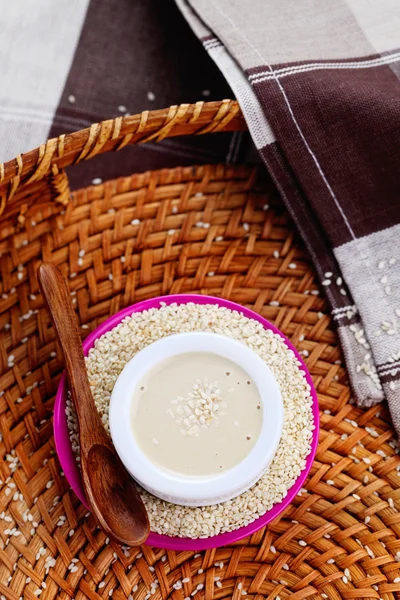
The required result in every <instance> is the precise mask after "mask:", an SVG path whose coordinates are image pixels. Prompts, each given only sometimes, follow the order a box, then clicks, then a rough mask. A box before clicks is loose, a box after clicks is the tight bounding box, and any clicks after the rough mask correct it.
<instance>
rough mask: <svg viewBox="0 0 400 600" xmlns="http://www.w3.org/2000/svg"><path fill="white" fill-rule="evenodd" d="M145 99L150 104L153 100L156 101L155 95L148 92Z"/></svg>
mask: <svg viewBox="0 0 400 600" xmlns="http://www.w3.org/2000/svg"><path fill="white" fill-rule="evenodd" d="M147 99H148V100H149V101H150V102H154V100H155V99H156V95H155V94H154V93H153V92H150V91H149V92H147Z"/></svg>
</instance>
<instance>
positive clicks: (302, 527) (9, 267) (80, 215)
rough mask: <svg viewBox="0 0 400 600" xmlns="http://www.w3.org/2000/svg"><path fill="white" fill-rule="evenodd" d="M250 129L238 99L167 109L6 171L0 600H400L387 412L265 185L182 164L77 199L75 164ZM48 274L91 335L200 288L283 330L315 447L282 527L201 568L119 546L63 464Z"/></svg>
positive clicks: (398, 494)
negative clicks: (305, 371)
mask: <svg viewBox="0 0 400 600" xmlns="http://www.w3.org/2000/svg"><path fill="white" fill-rule="evenodd" d="M244 127H245V125H244V121H243V118H242V116H241V113H240V111H239V108H238V106H237V104H236V103H235V102H231V101H224V102H221V103H209V104H203V103H198V104H196V105H185V106H180V107H171V108H170V109H168V110H166V111H155V112H153V113H149V112H146V113H143V114H142V115H138V116H133V117H127V118H118V119H115V120H111V121H106V122H104V123H101V124H95V125H93V126H92V127H91V128H90V129H88V130H84V131H81V132H77V133H74V134H72V135H66V136H60V137H59V138H58V139H55V140H50V141H49V142H48V143H47V144H46V145H44V146H42V147H41V148H39V149H37V150H34V151H32V152H29V153H27V154H26V155H23V156H19V157H17V159H16V160H14V161H10V162H9V163H7V164H5V165H2V166H1V167H0V194H1V204H0V206H1V208H0V211H1V212H2V216H1V219H0V255H1V258H0V269H1V283H0V336H1V341H0V390H1V391H2V393H1V397H0V427H1V434H2V441H1V443H0V456H1V462H0V469H1V474H0V478H1V480H2V483H1V488H0V537H1V541H0V596H4V597H5V598H7V600H18V599H19V598H20V597H23V598H26V599H28V600H35V599H36V598H37V597H38V596H37V594H38V591H37V590H42V591H41V593H40V598H41V600H43V599H53V598H60V599H62V600H68V599H70V598H76V599H78V600H81V599H83V598H90V599H91V600H94V599H96V600H97V599H100V598H109V597H111V596H112V597H113V598H115V599H116V600H120V599H123V598H128V597H129V595H130V594H132V596H133V597H134V598H138V599H139V600H144V599H145V597H146V595H147V594H148V590H150V588H151V584H152V583H153V582H154V581H155V580H156V579H157V580H158V585H157V587H156V588H155V593H154V595H153V596H152V597H153V598H154V599H155V600H158V599H160V598H163V599H166V598H170V597H171V598H173V599H174V600H183V599H184V598H187V597H189V596H192V595H193V593H194V592H195V591H196V590H197V592H196V594H195V597H196V598H206V599H207V600H208V599H213V598H217V599H222V598H233V599H234V600H239V598H244V597H249V598H254V599H255V600H261V598H264V597H266V598H268V599H273V598H278V597H279V598H281V599H282V600H283V599H284V598H290V599H291V600H302V599H304V598H330V599H334V600H336V599H339V598H346V599H357V598H376V599H379V598H383V599H384V600H389V599H393V598H396V597H400V583H399V581H400V579H398V578H399V577H400V573H399V568H398V562H397V561H398V559H399V557H400V539H399V537H400V535H399V534H400V513H398V507H399V506H400V490H399V489H398V488H399V482H400V478H399V470H400V459H399V457H398V456H397V454H396V444H395V440H394V436H393V432H392V430H391V428H390V425H389V418H388V414H387V412H386V409H385V408H384V407H382V406H376V407H374V408H371V409H369V410H368V411H361V410H359V409H357V408H356V407H355V406H354V405H353V404H352V403H351V391H350V388H349V385H348V382H347V376H346V371H345V368H344V366H343V364H342V356H341V352H340V348H339V344H338V339H337V336H336V333H335V330H334V327H333V324H332V321H331V318H330V317H329V316H328V315H327V314H326V304H325V302H324V299H323V297H322V296H321V295H318V294H317V292H318V287H317V284H316V281H315V276H314V271H313V269H312V267H311V265H310V261H309V257H308V255H307V254H306V253H305V251H304V249H303V246H302V243H301V242H300V241H299V240H298V238H297V236H296V234H295V232H294V229H293V225H292V224H291V222H290V220H289V218H288V215H287V213H286V211H285V209H284V207H283V206H282V204H281V201H280V200H279V198H278V196H277V194H276V192H275V190H274V189H273V187H272V186H271V184H270V182H269V180H268V178H267V177H266V176H265V173H263V172H262V171H260V172H257V170H256V169H254V168H251V167H244V166H243V167H235V168H230V167H226V166H222V165H216V166H211V165H208V166H202V167H193V168H177V169H172V170H162V171H158V172H147V173H142V174H134V175H132V176H131V177H125V178H121V179H117V180H114V181H107V182H106V183H104V184H101V185H97V186H92V187H89V188H86V189H81V190H78V191H77V192H74V193H73V194H70V192H69V187H68V180H67V176H66V175H65V172H64V171H63V169H64V167H66V166H68V165H72V164H74V163H76V162H79V161H80V160H87V159H90V158H92V157H93V156H95V155H96V154H99V153H102V152H106V151H115V150H117V149H119V148H121V147H123V146H124V145H126V144H130V143H138V142H144V141H148V140H157V139H161V138H163V137H167V136H171V135H181V134H188V133H190V134H195V133H206V132H211V131H226V130H235V129H243V128H244ZM136 219H138V220H139V221H140V222H139V223H137V221H136ZM132 221H134V223H137V224H132ZM199 221H201V222H203V223H210V227H208V228H204V227H198V226H196V223H198V222H199ZM121 257H123V259H122V260H121ZM43 260H47V261H48V260H51V261H54V262H55V263H57V264H58V265H59V266H60V267H61V269H62V270H63V272H64V273H65V275H66V276H67V277H68V278H69V283H70V289H71V292H72V294H73V298H74V302H75V305H76V308H77V312H78V315H79V318H80V321H81V323H82V335H83V337H84V336H85V335H87V333H88V332H89V331H91V330H92V329H93V328H95V327H96V326H97V325H98V324H99V323H100V322H101V321H102V320H104V319H105V318H107V317H108V316H109V315H111V314H113V313H115V312H117V311H118V310H120V309H121V308H123V307H124V306H127V305H129V304H132V303H134V302H136V301H139V300H142V299H145V298H150V297H152V296H155V295H161V294H168V293H189V292H196V293H207V294H210V295H216V296H221V297H224V298H227V299H231V300H235V301H236V302H239V303H242V304H244V305H246V306H249V307H251V308H253V309H254V310H256V311H258V312H259V313H260V314H262V315H263V316H264V317H266V318H267V319H268V320H271V321H273V322H274V323H275V324H276V325H277V326H278V327H279V328H280V329H282V331H283V332H284V333H285V334H286V335H287V336H288V337H289V338H290V339H291V340H292V342H293V343H294V344H295V345H296V346H297V347H298V349H299V350H301V351H302V353H303V355H304V356H305V360H306V362H307V365H308V368H309V370H310V372H311V374H312V376H313V379H314V382H315V385H316V388H317V390H318V393H319V401H320V406H321V435H320V445H319V448H318V452H317V457H316V460H315V462H314V465H313V467H312V470H311V474H310V477H309V479H308V482H307V485H306V489H305V490H304V491H303V492H302V493H301V495H299V496H297V497H296V499H295V501H294V502H293V504H292V505H291V506H290V507H289V508H287V509H286V511H285V512H284V513H283V515H282V516H281V517H280V518H279V519H277V520H276V521H274V522H273V523H272V524H271V525H269V526H268V527H267V528H266V529H265V530H261V531H259V532H257V533H256V534H254V535H253V536H252V537H251V538H249V539H246V540H243V541H241V542H239V543H237V544H236V545H234V546H232V547H226V548H221V549H218V550H209V551H206V552H204V553H200V554H193V553H190V552H184V553H180V554H176V553H175V552H172V551H163V550H155V549H152V548H150V547H147V546H144V547H143V548H140V549H139V548H137V549H130V550H128V549H121V548H120V547H118V546H116V545H115V546H114V545H113V544H111V543H107V540H106V538H105V535H104V534H103V533H102V532H101V531H99V530H98V529H96V527H95V523H94V521H93V518H92V517H91V516H90V515H89V514H87V513H86V509H85V508H84V507H83V505H82V504H80V503H79V501H78V500H77V498H76V497H75V496H74V494H73V493H72V492H71V491H70V490H69V487H68V484H67V482H66V480H65V477H63V474H62V473H61V472H60V467H59V464H58V462H57V458H56V456H55V452H54V444H53V438H52V424H51V418H52V408H53V403H54V394H55V390H56V387H57V384H58V381H59V378H60V375H61V371H62V363H61V361H60V359H59V356H60V352H59V350H58V348H57V345H56V343H55V341H54V334H53V331H52V328H51V326H50V322H49V318H48V315H47V312H46V311H45V309H44V308H43V304H42V300H41V297H40V294H39V292H38V284H37V279H36V269H37V266H38V265H39V264H40V262H41V261H43ZM294 265H295V266H294ZM313 292H315V293H313ZM3 511H4V512H3ZM28 512H29V515H32V517H30V516H28ZM30 519H32V520H30ZM182 579H184V581H185V582H184V583H183V584H182V588H181V587H180V586H181V584H180V583H179V582H181V581H182ZM174 586H175V587H174ZM177 588H178V589H177ZM244 592H245V593H244Z"/></svg>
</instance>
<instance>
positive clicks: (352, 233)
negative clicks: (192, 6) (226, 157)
mask: <svg viewBox="0 0 400 600" xmlns="http://www.w3.org/2000/svg"><path fill="white" fill-rule="evenodd" d="M212 4H213V6H214V8H216V10H217V11H218V12H219V13H220V14H221V15H222V16H223V17H224V18H225V19H227V20H228V21H229V22H230V24H231V25H232V27H233V28H234V29H235V30H236V31H237V32H238V34H239V35H240V36H241V37H242V38H243V39H244V41H245V42H246V43H247V45H248V46H249V48H251V49H252V50H253V51H254V52H255V53H256V54H257V56H258V57H259V58H260V59H261V60H262V61H263V62H264V63H265V64H266V65H267V67H268V69H269V70H270V72H271V73H272V74H275V71H274V70H273V68H272V67H271V65H270V64H269V63H268V61H267V60H266V59H265V58H264V57H263V56H262V55H261V54H260V52H259V51H258V50H257V48H256V47H255V46H254V45H253V44H252V43H251V42H250V40H249V39H248V38H247V37H246V36H245V35H244V33H242V32H241V31H240V29H239V28H238V27H237V25H236V23H235V22H234V21H232V19H231V18H230V17H229V16H228V15H227V14H225V13H224V12H223V11H222V10H221V9H220V7H219V6H218V4H216V3H215V2H212ZM274 79H275V81H276V83H277V85H278V87H279V90H280V92H281V94H282V96H283V99H284V100H285V102H286V105H287V107H288V110H289V113H290V116H291V118H292V121H293V123H294V125H295V127H296V129H297V131H298V133H299V135H300V137H301V139H302V141H303V143H304V145H305V147H306V149H307V151H308V153H309V154H310V156H311V158H312V159H313V161H314V163H315V166H316V167H317V169H318V172H319V174H320V176H321V178H322V180H323V182H324V183H325V185H326V188H327V189H328V191H329V194H330V195H331V197H332V199H333V201H334V203H335V205H336V208H337V209H338V211H339V212H340V214H341V217H342V219H343V221H344V223H345V225H346V227H347V229H348V231H349V233H350V235H351V237H352V238H353V240H356V239H357V238H356V235H355V233H354V231H353V229H352V227H351V225H350V223H349V221H348V219H347V217H346V215H345V213H344V210H343V208H342V207H341V205H340V202H339V200H338V199H337V198H336V195H335V192H334V191H333V189H332V187H331V185H330V183H329V181H328V179H327V178H326V175H325V173H324V172H323V170H322V167H321V165H320V164H319V162H318V159H317V157H316V156H315V154H314V152H313V151H312V149H311V147H310V145H309V143H308V142H307V140H306V138H305V136H304V133H303V132H302V130H301V127H300V125H299V123H298V122H297V119H296V117H295V115H294V112H293V109H292V107H291V105H290V102H289V99H288V97H287V95H286V92H285V90H284V88H283V87H282V84H281V82H280V81H279V79H278V78H277V77H276V76H275V77H274Z"/></svg>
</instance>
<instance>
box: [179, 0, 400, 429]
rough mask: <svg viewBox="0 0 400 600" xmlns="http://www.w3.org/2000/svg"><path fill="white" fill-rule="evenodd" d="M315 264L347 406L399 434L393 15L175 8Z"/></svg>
mask: <svg viewBox="0 0 400 600" xmlns="http://www.w3.org/2000/svg"><path fill="white" fill-rule="evenodd" d="M176 1H177V4H178V5H179V7H180V8H181V10H182V12H183V14H184V15H185V17H186V18H187V20H188V22H189V24H190V25H191V27H192V29H193V30H194V32H195V33H196V34H197V36H198V37H199V38H200V39H201V41H202V42H203V45H204V48H205V49H206V50H207V52H208V53H209V55H210V56H211V57H212V58H213V59H214V61H215V62H216V64H217V65H218V66H219V68H220V69H221V71H222V73H223V74H224V75H225V77H226V79H227V81H228V82H229V84H230V86H231V87H232V89H233V91H234V93H235V94H236V96H237V99H238V101H239V103H240V104H241V107H242V110H243V112H244V114H245V117H246V119H247V122H248V125H249V128H250V131H251V133H252V136H253V140H254V142H255V145H256V147H257V148H258V151H259V153H260V155H261V156H262V158H263V160H264V161H265V163H266V165H267V168H268V170H269V172H270V173H271V175H272V177H273V178H274V180H275V183H276V185H277V187H278V189H279V191H280V193H281V195H282V198H283V200H284V201H285V203H286V205H287V207H288V209H289V211H290V213H291V215H292V217H293V219H294V220H295V222H296V224H297V226H298V229H299V231H300V233H301V234H302V236H303V238H304V241H305V243H306V245H307V247H308V250H309V252H310V254H311V256H312V258H313V260H314V263H315V267H316V269H317V272H318V275H319V277H320V279H321V282H322V285H323V286H324V289H325V291H326V295H327V297H328V300H329V303H330V307H331V311H332V314H333V317H334V319H335V321H336V322H337V324H338V330H339V335H340V339H341V341H342V345H343V349H344V353H345V357H346V360H347V367H348V370H349V373H350V376H351V380H352V386H353V391H354V395H355V397H356V400H357V402H358V403H359V404H360V405H364V406H370V405H372V404H374V403H377V402H379V401H381V400H382V399H383V397H384V396H386V398H387V400H388V402H389V407H390V411H391V414H392V418H393V422H394V425H395V427H396V429H397V432H398V433H400V83H399V77H400V50H399V46H400V2H398V0H381V1H380V2H370V1H369V0H335V2H331V1H328V0H322V1H321V0H176Z"/></svg>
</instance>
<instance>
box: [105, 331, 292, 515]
mask: <svg viewBox="0 0 400 600" xmlns="http://www.w3.org/2000/svg"><path fill="white" fill-rule="evenodd" d="M187 352H213V353H214V354H218V355H220V356H223V357H224V358H227V359H229V360H231V361H233V362H234V363H236V364H237V365H239V366H240V367H242V369H244V371H246V372H247V373H248V375H249V376H250V377H251V378H252V379H253V381H254V384H255V385H256V386H257V388H258V392H259V394H260V396H261V400H262V417H263V418H262V425H261V431H260V435H259V437H258V439H257V441H256V443H255V445H254V446H253V448H252V450H251V451H250V452H249V454H248V455H247V456H246V457H245V458H244V459H243V460H242V461H241V462H240V463H238V464H237V465H236V466H235V467H233V468H231V469H228V470H226V471H224V472H223V473H218V474H215V475H207V476H201V477H190V476H185V475H181V474H179V473H173V472H170V471H167V470H164V469H162V468H161V467H159V466H158V465H155V464H154V463H152V462H151V461H150V460H149V459H148V458H147V457H146V456H145V454H144V453H143V452H142V450H141V448H140V447H139V445H138V443H137V442H136V439H135V437H134V433H133V430H132V426H131V410H132V400H133V395H134V390H135V388H136V386H137V385H138V384H139V382H140V381H141V379H142V378H143V376H144V375H145V374H146V373H147V372H148V371H150V370H151V369H152V368H153V367H154V366H155V365H156V364H157V363H159V362H161V361H164V360H165V359H167V358H170V357H172V356H176V355H179V354H186V353H187ZM282 427H283V403H282V397H281V393H280V390H279V386H278V384H277V382H276V379H275V377H274V375H273V374H272V371H271V370H270V368H269V367H268V365H267V364H266V363H265V362H264V361H263V360H262V359H261V358H260V356H259V355H258V354H257V353H256V352H254V351H253V350H251V349H250V348H249V347H248V346H245V345H244V344H243V343H241V342H238V341H237V340H234V339H232V338H230V337H227V336H224V335H219V334H216V333H208V332H190V333H179V334H176V335H171V336H168V337H165V338H162V339H161V340H159V341H157V342H154V343H153V344H150V345H149V346H147V347H146V348H144V349H143V350H141V351H140V352H138V354H136V356H134V357H133V358H132V360H130V361H129V362H128V363H127V364H126V366H125V368H124V369H123V371H122V373H121V374H120V376H119V377H118V379H117V382H116V384H115V386H114V389H113V392H112V396H111V402H110V429H111V436H112V439H113V443H114V445H115V448H116V450H117V452H118V454H119V456H120V458H121V460H122V462H123V463H124V465H125V467H126V468H127V469H128V471H129V472H130V473H131V475H132V477H133V478H134V479H136V481H137V482H138V483H139V484H140V485H141V486H142V487H143V488H144V489H146V490H147V491H148V492H150V493H151V494H153V495H154V496H158V497H159V498H161V499H163V500H166V501H168V502H173V503H174V504H182V505H185V506H207V505H211V504H216V503H218V502H224V501H226V500H230V499H231V498H234V497H235V496H238V495H239V494H242V493H243V492H244V491H246V490H247V489H248V488H250V487H251V486H252V485H253V484H254V483H255V482H256V481H257V480H258V479H259V478H260V477H261V475H262V474H263V473H264V472H265V470H266V469H267V467H268V465H269V464H270V462H271V460H272V458H273V456H274V454H275V451H276V448H277V446H278V443H279V440H280V437H281V434H282Z"/></svg>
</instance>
